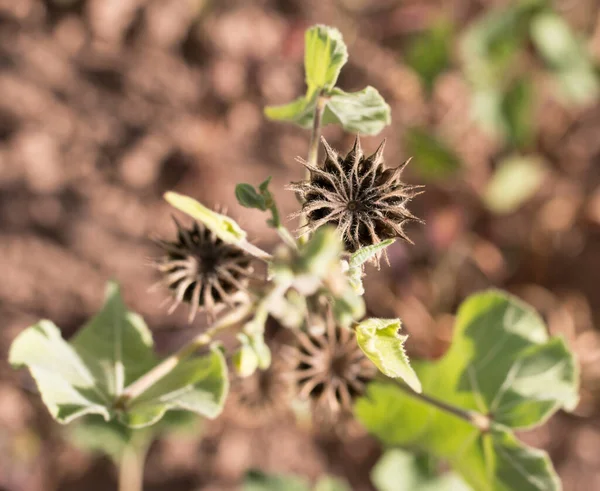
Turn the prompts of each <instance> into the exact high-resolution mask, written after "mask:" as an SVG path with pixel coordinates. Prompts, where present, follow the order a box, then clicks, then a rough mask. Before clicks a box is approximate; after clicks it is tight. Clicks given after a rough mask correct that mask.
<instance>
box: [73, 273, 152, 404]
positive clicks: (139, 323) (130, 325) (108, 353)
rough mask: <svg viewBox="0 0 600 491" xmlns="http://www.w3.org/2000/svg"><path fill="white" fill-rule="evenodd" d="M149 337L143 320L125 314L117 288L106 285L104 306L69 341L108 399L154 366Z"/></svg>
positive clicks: (115, 396)
mask: <svg viewBox="0 0 600 491" xmlns="http://www.w3.org/2000/svg"><path fill="white" fill-rule="evenodd" d="M153 344H154V343H153V340H152V334H151V333H150V330H149V329H148V327H147V326H146V324H145V322H144V320H143V319H142V318H141V317H140V316H139V315H137V314H134V313H132V312H128V311H127V308H126V307H125V304H124V303H123V300H122V298H121V294H120V290H119V287H118V285H117V284H116V283H113V282H110V283H109V284H108V286H107V288H106V295H105V301H104V305H103V306H102V309H101V310H100V312H98V314H96V315H95V316H94V317H93V318H92V319H91V320H90V321H89V322H88V323H86V324H85V325H84V327H83V328H81V329H80V330H79V331H78V332H77V334H76V335H75V336H74V337H73V339H72V340H71V345H72V346H73V348H74V349H75V350H76V351H77V353H78V354H79V356H80V357H81V359H82V360H83V362H84V363H85V365H86V366H87V367H88V368H89V369H90V372H91V373H92V376H93V377H94V379H95V380H96V384H97V385H98V387H100V388H101V390H102V392H103V393H104V394H107V395H108V398H109V399H110V400H112V399H115V398H117V397H118V396H120V395H121V394H122V392H123V389H124V388H125V387H126V386H127V385H129V384H130V383H131V382H133V381H134V380H137V379H138V378H139V377H140V375H142V374H143V373H145V372H146V371H147V370H148V369H149V368H151V367H152V366H154V365H155V364H156V361H157V359H156V357H155V356H154V353H153V351H152V347H153Z"/></svg>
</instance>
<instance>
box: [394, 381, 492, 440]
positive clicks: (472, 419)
mask: <svg viewBox="0 0 600 491" xmlns="http://www.w3.org/2000/svg"><path fill="white" fill-rule="evenodd" d="M394 382H395V383H396V385H398V387H400V388H401V389H402V390H403V391H404V392H406V393H407V394H409V395H410V396H412V397H414V398H416V399H419V400H420V401H422V402H425V403H426V404H429V405H430V406H434V407H436V408H437V409H439V410H441V411H445V412H447V413H450V414H452V415H454V416H456V417H458V418H460V419H463V420H465V421H467V422H468V423H470V424H472V425H473V426H475V428H477V429H478V430H479V431H481V432H482V433H486V432H488V431H489V430H490V427H491V424H492V420H491V419H490V418H489V417H488V416H485V415H484V414H481V413H478V412H476V411H471V410H468V409H463V408H460V407H456V406H453V405H451V404H448V403H446V402H444V401H440V400H439V399H435V398H434V397H431V396H428V395H427V394H420V393H419V392H415V391H414V390H413V389H411V388H410V387H409V386H408V385H406V384H405V383H403V382H400V381H399V380H394Z"/></svg>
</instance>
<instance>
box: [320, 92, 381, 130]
mask: <svg viewBox="0 0 600 491" xmlns="http://www.w3.org/2000/svg"><path fill="white" fill-rule="evenodd" d="M391 122H392V118H391V109H390V106H389V104H387V103H386V102H385V99H384V98H383V97H381V95H380V94H379V92H377V90H376V89H374V88H373V87H371V86H368V87H365V88H364V89H363V90H361V91H359V92H344V91H343V90H341V89H337V88H336V89H333V90H332V92H331V95H330V97H329V98H328V100H327V104H326V105H325V112H324V113H323V125H327V124H330V123H335V124H339V125H340V126H341V127H342V128H344V130H345V131H348V132H351V133H361V134H364V135H376V134H377V133H379V132H380V131H381V130H382V129H383V128H385V127H386V126H387V125H389V124H390V123H391Z"/></svg>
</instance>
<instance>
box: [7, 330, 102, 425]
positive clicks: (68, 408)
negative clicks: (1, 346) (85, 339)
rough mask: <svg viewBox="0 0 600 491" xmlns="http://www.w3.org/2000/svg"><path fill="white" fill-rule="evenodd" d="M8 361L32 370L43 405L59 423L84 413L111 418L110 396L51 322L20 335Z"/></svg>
mask: <svg viewBox="0 0 600 491" xmlns="http://www.w3.org/2000/svg"><path fill="white" fill-rule="evenodd" d="M9 362H10V364H11V365H13V366H14V367H21V366H26V367H27V368H28V369H29V371H30V372H31V375H32V377H33V378H34V379H35V381H36V383H37V386H38V389H39V391H40V394H41V396H42V400H43V401H44V404H45V405H46V407H47V408H48V410H49V411H50V414H51V415H52V416H53V417H54V419H56V420H57V421H58V422H59V423H63V424H66V423H69V422H71V421H72V420H74V419H75V418H78V417H80V416H83V415H85V414H100V415H101V416H102V417H104V419H106V420H108V419H110V417H111V411H110V409H109V407H110V399H109V396H108V394H107V393H106V392H105V391H104V389H103V388H102V387H101V386H100V385H99V384H98V382H97V381H96V380H95V379H94V376H93V374H92V372H91V371H90V369H89V368H88V367H87V366H86V365H85V363H84V362H83V360H82V359H81V357H80V356H79V354H78V353H77V352H76V351H75V349H73V347H72V346H71V345H69V344H68V343H67V342H66V341H65V340H64V339H63V338H62V337H61V333H60V330H59V329H58V328H57V327H56V326H55V325H54V324H53V323H52V322H50V321H48V320H41V321H39V322H38V323H37V324H35V325H33V326H31V327H29V328H27V329H25V331H23V332H22V333H21V334H19V336H17V338H16V339H15V340H14V341H13V343H12V346H11V348H10V352H9Z"/></svg>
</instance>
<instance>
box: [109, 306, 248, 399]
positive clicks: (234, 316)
mask: <svg viewBox="0 0 600 491" xmlns="http://www.w3.org/2000/svg"><path fill="white" fill-rule="evenodd" d="M253 307H254V304H253V303H249V304H246V305H242V306H240V307H239V308H237V309H236V310H233V311H231V312H229V313H228V314H226V315H224V316H223V317H221V318H220V319H219V320H217V321H216V322H215V323H214V324H213V325H211V326H210V327H209V328H208V329H207V330H206V331H205V332H203V333H201V334H199V335H198V336H196V337H194V338H193V339H191V340H190V341H189V342H188V343H186V344H185V345H183V346H182V347H181V348H179V349H178V350H177V351H176V352H175V353H173V354H172V355H170V356H169V357H167V358H165V359H164V360H163V361H162V362H160V363H159V364H158V365H156V366H155V367H154V368H153V369H152V370H150V371H149V372H147V373H145V374H144V375H142V376H141V377H140V378H139V379H137V380H136V381H135V382H133V383H132V384H131V385H129V386H128V387H126V388H125V390H124V391H123V393H122V394H121V396H120V397H119V399H118V400H117V402H116V403H115V408H117V409H125V408H126V406H127V404H128V403H129V401H131V400H133V399H135V398H136V397H138V396H139V395H140V394H142V393H143V392H145V391H146V390H148V389H149V388H150V387H152V386H153V385H154V384H156V383H157V382H158V381H159V380H161V379H162V378H164V377H165V376H166V375H168V374H169V373H170V372H171V370H173V369H174V368H175V367H176V366H177V365H178V364H179V363H180V362H181V361H182V360H184V359H186V358H188V357H189V356H191V355H193V354H194V353H195V352H196V351H197V350H198V349H199V348H201V347H203V346H206V345H208V344H210V342H211V341H212V340H213V338H214V336H215V335H216V334H217V333H219V332H220V331H222V330H223V329H226V328H228V327H231V326H233V325H235V324H237V323H239V322H240V321H241V320H242V319H244V318H245V317H246V316H247V315H248V314H249V313H250V312H251V311H252V309H253Z"/></svg>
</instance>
